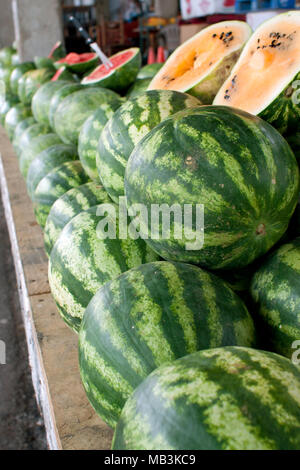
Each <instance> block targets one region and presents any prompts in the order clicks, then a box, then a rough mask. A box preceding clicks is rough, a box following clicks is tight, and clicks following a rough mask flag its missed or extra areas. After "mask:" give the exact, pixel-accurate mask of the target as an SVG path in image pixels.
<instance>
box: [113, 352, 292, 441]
mask: <svg viewBox="0 0 300 470" xmlns="http://www.w3.org/2000/svg"><path fill="white" fill-rule="evenodd" d="M299 397H300V369H299V367H297V366H295V365H294V364H292V363H291V362H290V361H289V360H288V359H286V358H284V357H281V356H279V355H277V354H274V353H271V352H266V351H258V350H255V349H251V348H245V347H237V346H227V347H222V348H213V349H209V350H205V351H198V352H195V353H193V354H189V355H187V356H185V357H183V358H181V359H178V360H176V361H174V362H171V363H170V364H167V365H163V366H162V367H160V368H158V369H156V370H155V371H154V372H152V373H151V374H150V375H149V376H148V377H147V378H146V380H144V382H142V383H141V384H140V385H139V387H138V388H137V389H136V390H135V392H134V393H133V394H132V395H131V397H130V398H129V399H128V401H127V403H126V405H125V407H124V409H123V411H122V414H121V418H120V421H119V422H118V425H117V428H116V431H115V435H114V438H113V445H112V448H113V449H114V450H120V449H130V450H137V449H143V450H152V449H153V450H179V449H184V450H292V449H294V450H297V449H299V446H300V433H299V420H300V406H299V405H300V399H299Z"/></svg>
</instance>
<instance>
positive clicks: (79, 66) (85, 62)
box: [54, 52, 99, 74]
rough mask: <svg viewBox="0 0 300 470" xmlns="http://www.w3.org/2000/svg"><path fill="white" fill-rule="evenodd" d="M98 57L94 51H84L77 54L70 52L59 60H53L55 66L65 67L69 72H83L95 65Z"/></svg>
mask: <svg viewBox="0 0 300 470" xmlns="http://www.w3.org/2000/svg"><path fill="white" fill-rule="evenodd" d="M98 62H99V59H98V56H97V54H96V53H95V52H84V53H83V54H77V53H76V52H70V54H68V55H66V57H63V58H62V59H60V60H57V61H56V62H55V64H54V65H55V67H56V68H57V69H59V68H60V67H67V68H68V69H69V70H70V71H71V72H74V73H79V74H83V73H85V72H87V71H88V70H90V69H92V68H94V67H96V65H97V64H98Z"/></svg>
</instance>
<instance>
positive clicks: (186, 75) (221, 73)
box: [148, 21, 252, 104]
mask: <svg viewBox="0 0 300 470" xmlns="http://www.w3.org/2000/svg"><path fill="white" fill-rule="evenodd" d="M251 32H252V31H251V28H250V26H249V25H248V24H247V23H245V22H243V21H223V22H221V23H216V24H213V25H211V26H209V27H207V28H205V29H203V30H202V31H200V32H199V33H198V34H196V35H195V36H193V37H192V38H190V39H189V40H188V41H186V42H185V43H184V44H182V45H181V46H179V47H178V48H177V49H176V50H175V51H174V52H173V54H171V56H170V57H169V58H168V60H167V61H166V63H165V65H164V66H163V67H162V68H161V69H160V71H159V72H158V73H157V74H156V75H155V77H154V78H153V80H152V82H151V83H150V85H149V88H148V89H149V90H175V91H182V92H188V93H190V94H193V95H195V96H198V97H199V98H200V100H202V101H203V102H204V103H208V104H210V103H211V102H212V100H213V98H214V96H215V95H216V93H217V91H218V90H219V88H220V86H221V85H222V84H223V82H224V80H225V79H226V78H227V76H228V75H229V74H230V71H231V69H232V67H233V65H234V64H235V62H236V61H237V59H238V57H239V55H240V52H241V50H242V48H243V47H244V45H245V43H246V42H247V40H248V39H249V37H250V35H251Z"/></svg>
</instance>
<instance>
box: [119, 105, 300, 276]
mask: <svg viewBox="0 0 300 470" xmlns="http://www.w3.org/2000/svg"><path fill="white" fill-rule="evenodd" d="M125 193H126V196H127V200H128V204H129V206H131V205H132V204H135V203H142V204H144V205H145V207H146V208H147V210H149V213H151V210H152V208H151V204H158V205H159V206H160V205H161V204H167V207H168V208H171V206H173V204H177V208H179V211H180V214H179V216H180V218H181V216H182V213H185V214H186V215H185V216H184V218H186V223H185V224H181V223H178V222H177V221H176V225H175V228H176V230H177V231H176V232H175V231H174V213H173V214H171V217H170V218H171V224H170V226H171V233H170V237H169V238H168V237H162V236H161V224H160V225H159V226H157V227H154V236H153V237H151V233H149V239H148V240H147V242H148V243H149V244H150V246H151V247H152V248H153V249H154V250H155V251H156V252H157V253H159V254H160V255H161V256H162V257H163V258H167V259H171V260H174V261H185V262H191V263H194V264H199V265H200V266H203V267H207V268H210V269H213V270H215V269H233V268H234V269H236V268H239V267H243V266H247V265H248V264H250V263H251V262H252V261H254V260H255V259H256V258H258V257H259V256H261V255H263V254H264V253H266V252H267V251H268V250H269V249H270V248H271V247H272V246H273V245H274V244H275V243H276V242H277V241H278V240H279V239H280V238H281V237H282V235H283V234H284V232H285V231H286V229H287V227H288V223H289V220H290V218H291V216H292V214H293V211H294V209H295V207H296V204H297V199H298V194H299V171H298V166H297V162H296V159H295V157H294V155H293V152H292V151H291V149H290V147H289V145H288V144H287V142H286V141H285V139H283V137H282V136H281V135H280V134H279V132H277V131H276V129H274V128H273V127H272V126H270V124H268V123H267V122H265V121H263V120H262V119H260V118H259V117H256V116H252V115H250V114H249V113H246V112H244V111H241V110H237V109H233V108H230V107H226V106H202V107H199V108H193V109H189V110H184V111H181V112H179V113H177V114H176V115H174V116H171V117H170V118H168V119H166V120H165V121H163V122H162V123H161V124H159V125H158V126H156V127H155V128H154V129H153V130H152V131H150V132H149V134H147V135H146V137H144V138H143V140H142V141H141V142H140V143H139V144H138V145H137V146H136V147H135V149H134V151H133V152H132V154H131V156H130V158H129V161H128V164H127V167H126V175H125ZM185 204H190V206H185ZM197 204H203V205H204V213H205V216H204V226H202V223H201V218H200V215H201V214H200V215H199V216H198V227H197V230H196V222H197V220H196V214H195V213H196V208H197V206H196V205H197ZM175 207H176V206H175ZM188 208H189V209H190V212H188ZM200 209H201V207H200V208H199V206H198V210H199V211H200ZM177 213H178V211H177ZM189 214H190V215H189ZM178 224H179V229H180V230H181V229H182V225H185V226H184V233H183V234H182V237H181V239H180V236H179V235H178V231H179V229H178ZM201 229H202V230H203V229H204V233H203V232H202V231H201ZM156 232H157V233H156ZM140 234H141V236H143V237H147V236H148V223H147V221H142V223H141V228H140ZM186 234H187V236H186ZM203 234H204V240H203V237H202V235H203ZM191 239H192V240H193V242H192V243H191V245H189V240H191ZM202 241H204V244H202Z"/></svg>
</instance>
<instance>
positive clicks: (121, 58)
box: [85, 51, 134, 81]
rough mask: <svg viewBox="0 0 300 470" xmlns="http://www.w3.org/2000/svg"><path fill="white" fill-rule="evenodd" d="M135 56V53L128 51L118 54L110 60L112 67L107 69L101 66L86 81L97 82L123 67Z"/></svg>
mask: <svg viewBox="0 0 300 470" xmlns="http://www.w3.org/2000/svg"><path fill="white" fill-rule="evenodd" d="M133 55H134V52H133V51H126V52H124V54H118V55H116V56H112V57H110V58H109V60H110V62H111V63H112V64H113V66H112V67H110V68H109V69H107V68H106V67H105V65H104V64H102V65H99V67H97V68H96V69H95V70H94V71H93V72H92V73H91V74H90V75H89V76H88V78H86V79H85V81H86V80H95V79H97V78H102V77H105V76H106V75H109V74H110V73H111V72H112V70H114V69H116V68H118V67H120V66H121V65H123V64H125V62H127V61H128V60H129V59H130V58H131V57H132V56H133Z"/></svg>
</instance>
